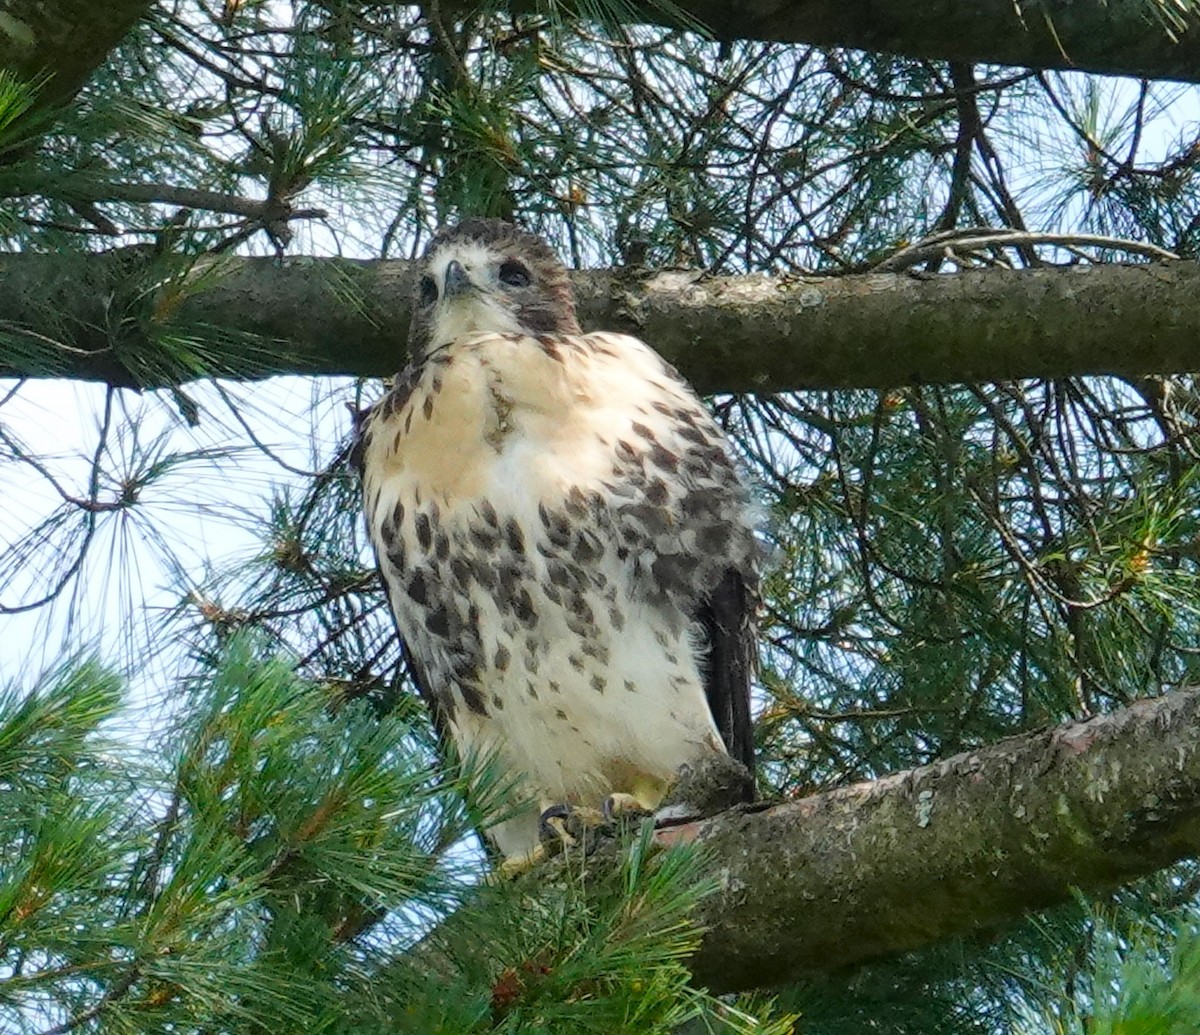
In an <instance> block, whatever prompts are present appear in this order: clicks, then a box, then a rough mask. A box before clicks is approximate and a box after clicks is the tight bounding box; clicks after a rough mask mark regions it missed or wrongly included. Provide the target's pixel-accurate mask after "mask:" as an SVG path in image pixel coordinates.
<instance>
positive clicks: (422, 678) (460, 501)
mask: <svg viewBox="0 0 1200 1035" xmlns="http://www.w3.org/2000/svg"><path fill="white" fill-rule="evenodd" d="M409 344H410V347H411V351H412V359H411V363H410V364H409V366H408V367H407V368H406V369H405V370H404V371H403V372H402V373H401V374H400V375H399V376H398V377H397V379H396V382H395V386H394V387H393V389H392V390H391V392H390V393H389V394H388V395H386V396H385V397H384V398H383V399H382V400H380V401H379V402H378V403H377V404H376V405H375V406H374V407H373V408H372V409H371V411H370V413H369V414H368V415H367V417H366V419H365V421H364V424H363V428H362V437H361V440H360V443H359V447H360V456H361V463H362V472H363V493H364V500H365V506H366V517H367V524H368V528H369V530H370V536H371V541H372V543H373V544H374V547H375V551H376V555H377V557H378V560H379V567H380V571H381V573H382V576H383V581H384V585H385V586H386V588H387V595H388V599H389V601H390V603H391V606H392V611H393V613H394V614H395V617H396V624H397V626H398V628H399V631H400V635H401V638H402V639H403V641H404V643H405V645H406V648H407V651H408V654H409V658H410V661H411V663H412V664H411V667H412V669H413V675H414V678H415V680H416V682H417V684H418V687H419V689H420V691H421V693H422V695H423V697H424V698H425V700H426V701H427V702H428V704H429V706H430V708H431V709H432V711H433V716H434V720H435V722H436V724H437V726H438V728H439V730H440V731H441V732H442V734H443V735H444V736H448V737H450V738H451V739H452V740H453V741H454V742H455V744H457V746H458V748H459V750H460V752H461V753H463V754H464V755H466V754H469V753H472V752H474V753H489V752H494V753H495V755H496V756H497V757H498V758H499V760H500V762H501V763H502V764H503V765H504V766H506V767H508V768H509V769H511V770H512V771H513V772H514V773H519V774H521V777H520V780H519V783H518V784H517V786H518V787H519V791H520V793H521V795H522V803H523V808H521V809H520V811H518V812H517V813H516V814H515V815H513V816H512V818H509V819H506V820H504V821H503V822H500V823H497V824H496V825H494V826H493V827H491V828H490V829H489V830H488V831H487V834H488V836H489V837H490V838H491V840H492V841H493V842H494V844H495V845H496V847H497V848H498V849H499V851H500V852H501V853H502V854H503V855H504V856H505V858H506V860H508V861H510V862H514V861H517V860H520V859H523V858H526V857H528V856H530V855H531V854H532V853H533V851H534V849H535V848H536V846H537V844H538V841H539V817H540V816H541V815H542V814H543V813H545V812H546V811H547V810H554V809H557V810H558V812H559V814H561V812H562V811H563V810H562V806H563V805H566V806H575V807H583V806H586V807H588V809H603V808H604V806H605V805H606V804H611V802H612V801H614V800H622V801H629V798H630V796H631V797H632V798H633V799H636V801H637V802H638V803H640V805H641V806H642V807H644V808H645V809H647V810H654V809H655V808H657V807H658V806H659V804H660V802H661V800H662V798H663V795H664V792H665V790H666V788H667V787H668V785H669V784H670V783H671V781H672V780H673V778H674V777H675V775H676V773H677V771H678V770H679V769H680V767H681V766H685V765H689V764H696V763H703V762H705V760H706V759H711V758H712V756H714V755H724V754H725V753H726V752H727V751H728V752H729V753H730V754H732V756H733V757H734V758H736V759H738V760H740V761H741V762H743V763H744V764H745V765H746V766H747V767H750V766H752V765H753V753H754V747H753V741H752V738H751V729H750V699H749V694H750V678H751V672H752V668H753V653H754V649H755V648H754V629H753V608H754V604H755V600H756V592H757V578H758V570H757V569H758V552H759V551H758V548H757V546H756V543H755V539H754V535H753V532H752V528H751V521H750V517H749V513H748V510H749V508H748V496H747V492H746V490H745V487H744V486H743V484H742V483H741V481H740V480H739V478H738V475H737V473H736V470H735V468H734V464H733V463H732V461H731V459H730V455H729V447H728V444H727V442H726V440H725V437H724V435H723V434H722V433H721V430H720V429H719V428H718V427H717V425H716V423H715V422H714V421H713V419H712V418H711V417H710V416H709V414H708V413H707V411H706V410H705V409H704V406H703V405H702V404H701V402H700V401H699V399H697V397H696V395H695V394H694V393H693V392H692V390H691V389H690V388H689V387H688V386H687V385H686V384H685V383H684V382H683V381H681V380H680V378H679V376H678V375H677V374H676V373H675V371H674V370H673V369H672V368H671V367H669V366H668V365H667V364H666V363H664V362H663V360H662V359H660V358H659V356H658V355H657V354H656V353H655V352H654V351H653V350H652V349H651V348H649V347H648V346H647V345H645V344H643V343H642V342H641V341H638V340H637V339H636V338H632V337H629V336H628V335H624V334H605V333H595V334H583V333H582V332H581V331H580V328H579V323H578V321H577V320H576V318H575V302H574V298H573V295H572V292H571V286H570V283H569V281H568V279H567V273H566V270H565V269H564V268H563V266H562V265H561V264H560V263H559V262H558V260H557V259H556V258H555V256H554V254H553V252H552V251H551V250H550V248H549V247H548V246H547V245H546V243H545V242H544V241H542V240H541V239H540V238H538V237H535V236H534V235H532V234H529V233H526V232H524V231H522V230H520V229H518V228H516V227H514V226H512V225H510V224H508V223H503V222H500V221H497V220H483V219H470V220H466V221H465V222H463V223H461V224H459V225H458V226H456V227H454V228H452V229H450V230H447V231H444V232H442V233H441V234H439V235H438V236H437V237H436V238H434V240H433V241H432V243H431V244H430V246H429V249H428V251H427V252H426V254H425V259H424V265H423V268H422V275H421V277H420V280H419V287H418V290H417V295H416V298H415V301H414V308H413V316H412V324H411V330H410V334H409Z"/></svg>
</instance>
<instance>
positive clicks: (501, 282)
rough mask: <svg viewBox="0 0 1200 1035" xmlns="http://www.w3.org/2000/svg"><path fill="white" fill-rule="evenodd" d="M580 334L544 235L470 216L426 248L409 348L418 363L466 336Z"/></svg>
mask: <svg viewBox="0 0 1200 1035" xmlns="http://www.w3.org/2000/svg"><path fill="white" fill-rule="evenodd" d="M489 331H490V332H495V333H500V334H506V333H516V334H532V335H539V334H578V333H579V323H578V321H577V320H576V319H575V299H574V296H573V295H572V293H571V284H570V281H569V280H568V279H567V271H566V270H565V269H564V268H563V266H562V264H561V263H560V262H559V261H558V259H557V258H556V257H555V255H554V253H553V252H552V251H551V250H550V248H549V247H548V246H547V245H546V244H545V242H543V241H542V240H541V239H540V238H538V237H535V236H534V235H533V234H529V233H526V232H525V231H523V230H521V229H519V228H518V227H515V226H513V225H512V224H511V223H505V222H503V221H501V220H498V219H468V220H464V221H463V222H462V223H459V224H458V225H457V226H455V227H452V228H450V229H449V230H444V231H442V232H441V233H440V234H438V236H437V237H435V238H434V239H433V241H432V242H431V243H430V245H429V248H428V249H427V250H426V252H425V259H424V262H423V265H422V269H421V277H420V279H419V280H418V282H417V294H416V298H415V300H414V303H413V315H412V323H411V326H410V328H409V335H408V340H409V346H410V347H411V349H412V353H413V358H414V359H415V360H417V361H419V360H420V359H422V358H423V357H424V356H426V355H427V354H428V353H429V352H431V351H432V350H433V349H436V348H440V347H441V346H443V345H447V344H449V343H450V342H452V341H454V340H456V339H457V338H460V337H462V336H463V335H465V334H474V333H479V332H489Z"/></svg>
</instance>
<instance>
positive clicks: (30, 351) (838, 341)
mask: <svg viewBox="0 0 1200 1035" xmlns="http://www.w3.org/2000/svg"><path fill="white" fill-rule="evenodd" d="M133 265H134V266H135V267H136V266H137V265H138V264H137V263H136V262H135V263H134V264H133ZM191 277H192V283H193V285H194V287H193V288H192V289H189V291H187V292H184V294H185V295H186V299H185V301H183V302H182V303H181V304H179V305H176V304H175V301H174V299H175V298H176V295H175V294H173V293H171V292H173V291H174V288H172V289H171V291H170V292H165V291H164V290H163V289H161V288H159V289H158V292H159V294H158V296H157V297H156V296H155V295H154V292H153V291H150V290H149V289H148V288H147V286H146V285H147V283H154V284H159V283H161V274H160V273H158V272H155V271H154V270H150V272H149V275H147V273H146V271H145V270H142V271H141V272H140V273H134V274H131V273H130V261H129V260H128V258H127V257H126V256H123V255H122V254H120V253H114V254H112V255H108V256H102V257H96V258H91V259H86V260H82V261H81V260H79V259H77V258H74V259H69V258H68V257H64V256H49V255H7V256H0V377H13V376H33V377H39V376H65V377H73V378H80V379H86V380H107V381H109V382H111V383H115V384H135V383H140V384H142V385H143V386H146V387H153V386H156V385H161V384H163V383H165V382H166V381H167V380H170V379H171V377H176V378H178V379H187V378H188V377H191V376H196V375H197V371H196V370H195V369H194V368H192V369H191V370H184V371H182V372H179V371H175V372H174V373H171V371H172V368H171V366H170V364H169V363H167V362H166V357H167V353H165V352H164V351H163V350H162V349H161V347H160V346H158V345H156V344H154V341H155V340H158V338H159V337H161V335H162V334H163V332H164V330H166V329H171V328H173V329H175V330H177V331H187V332H188V333H189V335H191V337H192V338H193V339H194V338H195V337H196V336H197V335H198V336H199V337H201V338H204V339H206V340H205V347H204V348H205V351H204V355H205V357H206V358H205V361H204V362H205V365H204V367H203V370H204V371H206V372H210V373H220V374H222V375H224V376H228V377H232V378H242V379H250V378H257V377H264V376H268V375H271V374H289V373H301V374H356V375H366V376H380V375H387V374H391V373H394V372H395V371H396V369H397V368H398V367H399V366H400V365H401V364H402V363H403V360H404V345H403V343H404V341H405V338H406V334H407V309H408V304H409V297H410V296H409V292H410V289H411V280H410V268H409V267H408V265H407V264H405V263H402V262H350V261H342V260H332V259H307V258H298V259H287V260H284V261H283V262H279V263H277V262H275V261H273V260H268V259H237V258H229V259H222V260H220V263H219V266H218V267H217V268H215V269H213V268H208V269H207V271H206V272H203V274H201V272H200V271H198V270H193V272H192V274H191ZM147 278H148V279H147ZM173 283H174V282H173ZM575 283H576V287H577V291H578V295H579V301H580V310H581V316H582V320H583V323H584V325H585V327H592V328H598V327H604V328H607V329H610V330H623V331H628V332H631V333H634V334H638V335H640V336H641V337H643V338H645V339H646V340H648V341H650V342H652V343H653V344H654V345H655V347H656V348H658V349H659V350H660V351H661V352H662V353H663V354H664V355H665V356H667V358H668V359H670V360H671V361H672V362H673V363H675V364H676V365H677V366H678V367H679V368H680V370H681V371H682V372H683V373H684V375H685V376H687V377H688V378H689V379H690V380H691V381H692V382H693V383H694V384H695V385H696V386H697V387H698V388H700V389H701V390H702V391H705V392H712V391H730V392H743V391H745V392H776V391H781V390H785V389H796V388H806V387H808V388H812V387H819V388H865V387H877V388H889V387H896V386H900V385H905V384H912V383H946V382H964V381H966V382H970V381H992V380H1005V379H1011V378H1018V377H1059V376H1065V375H1083V374H1116V375H1123V376H1130V377H1136V376H1143V375H1146V374H1153V373H1158V374H1169V373H1181V372H1189V371H1195V370H1197V369H1200V358H1198V355H1200V354H1198V352H1197V344H1196V343H1197V342H1200V306H1197V305H1196V304H1195V299H1196V298H1197V297H1200V264H1196V263H1193V262H1170V263H1166V262H1160V263H1152V264H1151V263H1148V264H1141V265H1105V266H1078V267H1071V268H1057V269H1039V270H1024V271H1011V270H988V271H979V272H968V273H959V274H947V275H943V276H936V277H915V276H911V275H909V274H905V273H899V274H891V273H888V274H871V275H863V276H849V277H842V278H823V279H822V278H796V277H793V278H786V279H776V278H770V277H762V276H752V277H738V278H706V277H703V276H701V275H698V274H692V273H660V274H656V275H653V276H649V277H642V276H639V275H637V274H635V273H632V272H628V271H626V272H621V271H595V272H590V273H582V274H579V275H577V277H576V280H575ZM164 298H169V299H170V301H164V300H163V299H164ZM122 299H127V300H128V301H127V302H122ZM123 307H127V308H123ZM239 334H240V335H242V336H241V337H239V336H238V335H239ZM247 334H249V335H252V336H258V341H257V344H256V342H255V339H254V338H253V337H251V338H247V337H246V335H247Z"/></svg>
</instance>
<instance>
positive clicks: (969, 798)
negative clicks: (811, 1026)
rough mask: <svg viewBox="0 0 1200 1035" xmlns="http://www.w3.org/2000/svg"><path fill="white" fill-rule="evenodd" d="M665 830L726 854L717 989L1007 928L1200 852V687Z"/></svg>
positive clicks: (714, 962)
mask: <svg viewBox="0 0 1200 1035" xmlns="http://www.w3.org/2000/svg"><path fill="white" fill-rule="evenodd" d="M658 837H659V839H660V840H662V841H666V842H669V841H679V840H691V841H697V842H701V843H703V844H705V845H707V846H708V848H709V849H710V850H711V851H712V853H713V855H714V857H715V859H716V860H717V863H718V865H719V867H720V869H719V876H720V879H721V884H722V888H721V890H720V891H719V892H718V893H717V894H716V895H714V896H713V897H711V898H709V899H707V900H706V901H705V903H704V905H703V907H702V917H701V919H702V921H703V922H704V923H705V924H706V925H707V932H706V934H705V936H704V941H703V944H702V947H701V949H700V952H699V955H698V956H697V957H696V958H695V960H694V969H695V972H696V976H697V978H698V979H699V980H700V981H701V982H702V983H704V984H707V985H708V986H709V987H711V988H713V989H714V990H719V991H732V990H737V989H746V988H755V987H767V986H774V985H779V984H782V983H784V982H786V981H788V980H790V979H794V978H796V977H797V976H799V975H802V974H804V973H805V972H814V971H830V970H836V969H838V968H841V967H846V966H852V965H855V964H859V963H863V962H866V961H869V960H872V959H878V958H881V957H885V956H891V955H896V954H898V953H902V952H906V951H909V950H912V949H918V948H921V947H922V946H925V945H929V944H931V943H933V942H936V941H940V940H945V939H947V938H951V937H955V936H961V935H968V934H971V933H973V932H977V931H982V930H988V929H994V928H996V927H999V926H1001V925H1003V924H1006V923H1010V922H1012V921H1014V920H1016V919H1017V918H1019V917H1020V916H1021V915H1022V914H1024V913H1026V912H1029V911H1031V910H1036V909H1040V908H1044V907H1047V906H1051V905H1054V904H1056V903H1060V902H1064V901H1066V900H1067V899H1068V898H1069V897H1070V895H1071V892H1072V889H1074V888H1079V889H1082V890H1084V891H1099V890H1103V889H1108V888H1111V887H1113V886H1115V885H1118V884H1120V883H1123V882H1126V881H1130V880H1133V879H1135V878H1138V877H1142V876H1145V875H1147V874H1150V873H1152V872H1154V871H1155V870H1158V869H1161V868H1162V867H1164V866H1167V865H1169V864H1171V863H1173V862H1175V861H1177V860H1179V859H1183V858H1186V857H1189V856H1194V855H1196V854H1198V853H1200V689H1192V690H1188V691H1183V692H1180V693H1175V694H1170V695H1168V696H1166V697H1161V698H1156V699H1151V700H1143V701H1139V702H1137V703H1135V704H1133V705H1131V706H1130V707H1128V708H1124V709H1122V710H1121V711H1118V712H1114V713H1113V714H1111V715H1106V716H1102V717H1100V718H1096V719H1092V720H1090V721H1087V722H1077V723H1071V724H1068V725H1065V726H1059V727H1057V728H1054V729H1050V730H1043V731H1039V732H1037V733H1031V734H1028V735H1025V736H1021V737H1013V738H1010V739H1008V740H1004V741H1001V742H999V743H996V744H991V745H989V746H987V747H984V748H980V749H979V750H977V751H971V752H967V753H965V754H961V755H956V756H954V757H953V758H949V759H947V760H946V761H944V762H939V763H937V764H936V765H928V766H922V767H921V768H919V769H912V770H909V771H908V772H903V773H896V774H894V775H892V776H888V777H885V778H883V779H880V780H876V781H874V782H871V783H861V784H855V785H854V786H851V787H844V788H839V789H837V790H834V791H829V792H827V793H824V794H816V795H813V796H812V797H809V798H804V799H801V800H798V801H793V802H788V803H786V804H782V805H777V806H775V807H773V808H770V809H768V810H765V811H761V812H757V813H748V814H737V813H725V814H723V815H721V816H719V817H717V818H716V819H713V820H710V821H707V822H705V823H703V824H692V825H690V826H687V827H682V828H677V829H676V830H673V831H660V832H659V834H658Z"/></svg>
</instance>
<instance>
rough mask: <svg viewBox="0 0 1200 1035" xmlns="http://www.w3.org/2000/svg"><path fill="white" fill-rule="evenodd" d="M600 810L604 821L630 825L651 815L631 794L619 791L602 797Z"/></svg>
mask: <svg viewBox="0 0 1200 1035" xmlns="http://www.w3.org/2000/svg"><path fill="white" fill-rule="evenodd" d="M600 812H601V814H602V815H603V816H604V820H605V822H606V823H611V824H618V823H624V824H628V825H630V826H632V825H633V824H635V823H640V822H641V821H642V820H644V819H649V818H650V817H651V816H652V815H653V813H652V812H651V811H650V810H649V809H647V808H646V807H645V806H644V805H643V804H642V803H641V802H640V801H639V800H638V799H637V798H636V797H634V796H633V795H632V794H622V793H621V792H620V791H617V792H614V793H613V794H610V795H609V796H608V797H607V798H605V799H604V803H603V804H602V805H601V806H600Z"/></svg>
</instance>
